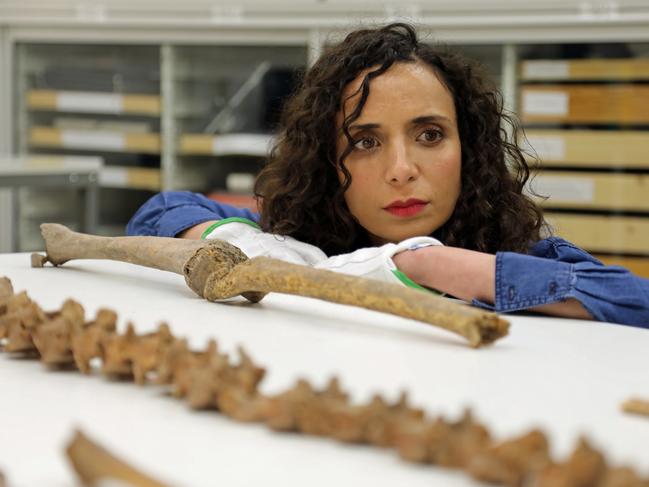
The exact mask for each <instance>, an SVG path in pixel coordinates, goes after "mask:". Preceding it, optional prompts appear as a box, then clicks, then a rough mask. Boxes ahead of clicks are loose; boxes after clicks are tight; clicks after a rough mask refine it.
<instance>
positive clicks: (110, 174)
mask: <svg viewBox="0 0 649 487" xmlns="http://www.w3.org/2000/svg"><path fill="white" fill-rule="evenodd" d="M99 185H100V186H106V187H113V188H124V187H126V186H128V170H127V169H125V168H123V167H104V168H102V170H101V172H100V173H99Z"/></svg>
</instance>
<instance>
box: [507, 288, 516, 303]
mask: <svg viewBox="0 0 649 487" xmlns="http://www.w3.org/2000/svg"><path fill="white" fill-rule="evenodd" d="M507 297H508V298H509V300H510V301H513V300H514V298H515V297H516V287H515V286H509V290H508V291H507Z"/></svg>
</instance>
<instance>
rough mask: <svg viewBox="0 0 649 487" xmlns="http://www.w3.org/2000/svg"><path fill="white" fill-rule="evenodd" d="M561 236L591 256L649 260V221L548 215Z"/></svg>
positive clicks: (549, 220) (632, 218) (547, 217)
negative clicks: (616, 255) (603, 254)
mask: <svg viewBox="0 0 649 487" xmlns="http://www.w3.org/2000/svg"><path fill="white" fill-rule="evenodd" d="M545 216H546V219H547V220H548V222H549V223H550V224H551V225H552V226H553V227H554V228H555V230H556V232H557V234H558V235H560V236H561V237H563V238H565V239H567V240H569V241H571V242H573V243H575V244H576V245H578V246H580V247H582V248H584V249H586V250H588V251H591V252H606V253H619V254H624V253H626V254H641V255H644V254H646V255H648V256H649V244H648V243H649V218H641V217H624V216H599V215H580V214H563V213H551V212H547V213H546V214H545Z"/></svg>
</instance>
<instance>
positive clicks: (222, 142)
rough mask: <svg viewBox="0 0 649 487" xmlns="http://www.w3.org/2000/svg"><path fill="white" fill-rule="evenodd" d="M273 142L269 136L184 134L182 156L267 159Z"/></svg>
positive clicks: (181, 139)
mask: <svg viewBox="0 0 649 487" xmlns="http://www.w3.org/2000/svg"><path fill="white" fill-rule="evenodd" d="M272 141H273V137H272V135H268V134H221V135H207V134H183V135H182V136H181V137H180V154H182V155H216V156H221V155H245V156H256V157H265V156H267V155H268V153H269V151H270V147H271V144H272Z"/></svg>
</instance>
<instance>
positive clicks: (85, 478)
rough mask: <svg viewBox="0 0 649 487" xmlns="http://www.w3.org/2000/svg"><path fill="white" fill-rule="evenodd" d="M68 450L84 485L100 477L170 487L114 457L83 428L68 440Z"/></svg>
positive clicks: (144, 486) (140, 486) (96, 482)
mask: <svg viewBox="0 0 649 487" xmlns="http://www.w3.org/2000/svg"><path fill="white" fill-rule="evenodd" d="M66 454H67V456H68V459H69V460H70V463H71V464H72V467H74V470H75V471H76V472H77V475H78V476H79V480H81V483H82V484H83V485H85V486H88V487H92V486H95V485H99V484H100V482H101V481H110V480H113V481H119V482H120V483H124V484H126V485H130V486H131V487H168V485H167V484H163V483H161V482H159V481H157V480H155V479H153V478H151V477H149V476H147V475H145V474H143V473H141V472H139V471H138V470H136V469H135V468H133V467H132V466H130V465H129V464H127V463H126V462H124V461H123V460H120V459H119V458H117V457H115V456H114V455H112V454H111V453H109V452H108V451H107V450H105V449H104V448H102V447H101V446H99V445H98V444H97V443H95V442H93V441H92V440H90V439H89V438H88V437H87V436H86V435H85V434H84V433H82V432H81V431H77V432H75V435H74V437H73V438H72V440H71V441H70V443H68V445H67V448H66Z"/></svg>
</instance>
